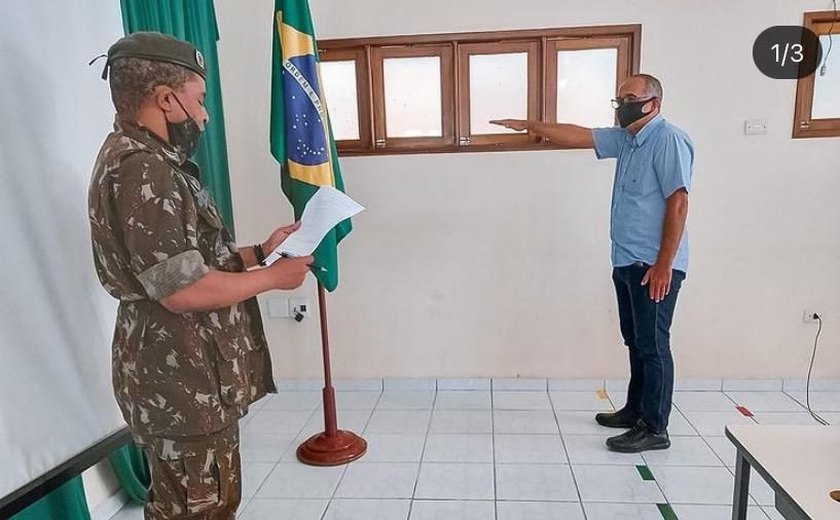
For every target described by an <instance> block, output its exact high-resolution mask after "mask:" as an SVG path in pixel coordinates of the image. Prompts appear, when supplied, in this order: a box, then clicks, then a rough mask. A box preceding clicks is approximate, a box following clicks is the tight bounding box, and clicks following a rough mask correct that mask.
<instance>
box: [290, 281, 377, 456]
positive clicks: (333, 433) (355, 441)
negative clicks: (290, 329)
mask: <svg viewBox="0 0 840 520" xmlns="http://www.w3.org/2000/svg"><path fill="white" fill-rule="evenodd" d="M318 308H319V311H320V316H321V345H322V347H323V351H324V431H323V432H321V433H319V434H317V435H313V436H312V437H310V438H309V439H307V440H306V442H304V443H303V444H301V445H300V446H299V447H298V449H297V458H298V460H299V461H301V462H302V463H304V464H309V465H310V466H340V465H341V464H347V463H348V462H353V461H354V460H356V459H358V458H360V457H361V456H362V455H364V454H365V452H367V442H365V440H364V439H363V438H361V437H359V436H358V435H356V434H355V433H353V432H349V431H344V430H339V429H338V420H337V419H336V411H335V389H334V388H333V386H332V371H331V369H330V339H329V333H328V329H327V298H326V291H325V290H324V286H323V285H321V284H320V283H319V284H318Z"/></svg>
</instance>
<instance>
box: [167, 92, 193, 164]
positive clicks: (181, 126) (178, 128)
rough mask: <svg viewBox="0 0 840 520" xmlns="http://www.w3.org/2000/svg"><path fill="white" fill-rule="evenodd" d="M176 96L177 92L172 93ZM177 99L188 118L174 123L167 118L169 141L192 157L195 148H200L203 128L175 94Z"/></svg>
mask: <svg viewBox="0 0 840 520" xmlns="http://www.w3.org/2000/svg"><path fill="white" fill-rule="evenodd" d="M172 95H173V96H175V94H172ZM175 101H177V102H178V105H180V106H181V110H183V111H184V113H185V114H187V118H186V119H185V120H183V121H181V122H180V123H173V122H171V121H170V120H169V119H167V120H166V130H167V131H168V132H169V142H170V143H172V146H174V147H175V148H176V149H178V151H179V152H181V153H182V154H184V155H185V156H186V157H192V156H193V154H194V153H195V150H196V149H197V148H198V139H199V138H200V137H201V128H199V126H198V123H196V122H195V119H193V118H192V116H190V113H189V112H187V109H186V108H184V105H182V104H181V100H180V99H178V96H175Z"/></svg>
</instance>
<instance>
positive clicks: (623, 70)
mask: <svg viewBox="0 0 840 520" xmlns="http://www.w3.org/2000/svg"><path fill="white" fill-rule="evenodd" d="M544 48H545V51H546V55H545V114H544V120H545V121H547V122H549V123H557V122H558V121H557V103H558V101H557V74H558V72H559V71H558V65H557V53H558V52H560V51H585V50H592V49H617V55H616V64H615V77H616V88H618V85H620V84H621V81H622V80H623V79H625V78H627V77H628V76H630V71H631V70H633V62H632V60H631V55H630V42H629V40H628V39H627V38H621V37H619V38H610V37H595V38H564V39H555V40H548V41H547V42H546V43H545V45H544ZM604 103H609V100H607V99H605V100H604ZM616 123H617V122H616Z"/></svg>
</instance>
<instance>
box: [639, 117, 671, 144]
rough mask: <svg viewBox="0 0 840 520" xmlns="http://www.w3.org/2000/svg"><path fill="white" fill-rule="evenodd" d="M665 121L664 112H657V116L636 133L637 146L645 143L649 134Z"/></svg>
mask: <svg viewBox="0 0 840 520" xmlns="http://www.w3.org/2000/svg"><path fill="white" fill-rule="evenodd" d="M664 122H665V119H664V118H663V117H662V114H656V117H654V118H653V119H651V120H650V121H648V122H647V123H646V124H645V126H643V127H642V129H641V130H639V131H638V132H637V133H636V135H635V141H636V146H642V145H643V144H645V141H646V140H647V138H648V136H649V135H650V134H652V133H653V131H654V130H655V129H656V128H657V127H659V126H660V125H661V124H662V123H664Z"/></svg>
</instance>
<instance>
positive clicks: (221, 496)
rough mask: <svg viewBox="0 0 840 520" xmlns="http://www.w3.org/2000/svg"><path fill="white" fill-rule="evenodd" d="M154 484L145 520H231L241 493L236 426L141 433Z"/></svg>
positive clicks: (147, 504)
mask: <svg viewBox="0 0 840 520" xmlns="http://www.w3.org/2000/svg"><path fill="white" fill-rule="evenodd" d="M142 442H143V443H144V446H143V449H144V450H145V452H146V455H147V458H148V460H149V467H150V469H151V475H152V487H151V490H150V491H149V499H148V501H147V502H146V507H145V510H144V517H145V520H233V519H234V518H235V517H236V509H237V508H238V507H239V503H240V501H241V499H242V468H241V463H240V458H239V426H238V425H234V426H232V427H230V428H228V429H226V430H223V431H221V432H219V433H216V434H212V435H209V436H201V437H191V438H183V437H181V438H178V439H167V438H161V437H143V438H142Z"/></svg>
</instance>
